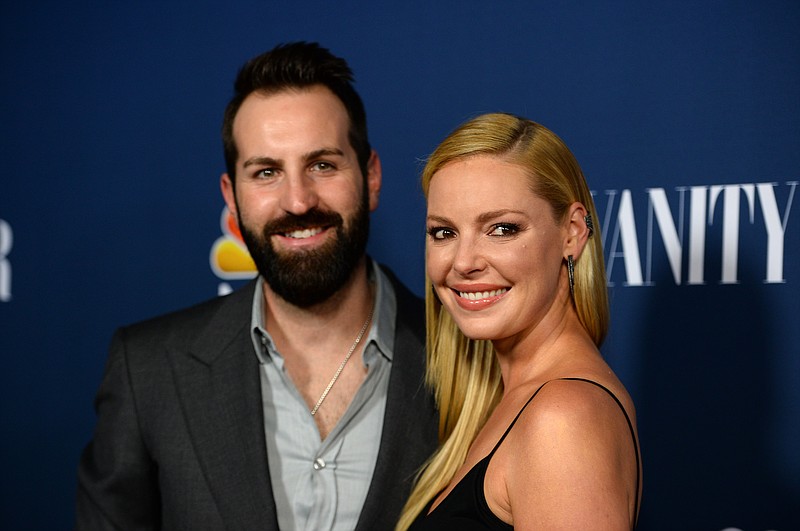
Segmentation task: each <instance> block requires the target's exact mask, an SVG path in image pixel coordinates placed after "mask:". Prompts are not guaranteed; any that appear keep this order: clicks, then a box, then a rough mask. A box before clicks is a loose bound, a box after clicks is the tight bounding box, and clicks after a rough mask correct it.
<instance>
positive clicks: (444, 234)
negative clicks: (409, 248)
mask: <svg viewBox="0 0 800 531" xmlns="http://www.w3.org/2000/svg"><path fill="white" fill-rule="evenodd" d="M428 235H430V237H431V238H433V239H434V240H444V239H447V238H452V237H453V235H454V233H453V231H452V230H451V229H448V228H445V227H431V228H430V229H428Z"/></svg>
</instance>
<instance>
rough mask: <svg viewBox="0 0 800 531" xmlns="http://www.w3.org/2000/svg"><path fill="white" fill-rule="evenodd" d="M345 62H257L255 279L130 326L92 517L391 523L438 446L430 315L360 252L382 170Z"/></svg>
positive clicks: (317, 526) (276, 53)
mask: <svg viewBox="0 0 800 531" xmlns="http://www.w3.org/2000/svg"><path fill="white" fill-rule="evenodd" d="M351 83H352V74H351V72H350V69H349V67H348V66H347V64H346V63H345V62H344V61H343V60H342V59H339V58H337V57H335V56H333V55H331V54H330V52H328V51H327V50H325V49H324V48H321V47H319V46H318V45H316V44H309V43H294V44H289V45H285V46H278V47H277V48H275V49H273V50H271V51H270V52H267V53H265V54H263V55H261V56H258V57H256V58H254V59H252V60H251V61H249V62H248V63H247V64H245V65H244V67H243V68H242V70H241V71H240V73H239V76H238V78H237V80H236V83H235V95H234V97H233V99H232V100H231V102H230V103H229V104H228V107H227V109H226V112H225V118H224V122H223V144H224V147H225V158H226V166H227V173H225V174H224V175H223V176H222V179H221V188H222V194H223V196H224V198H225V202H226V204H227V206H228V208H229V209H230V211H231V212H233V213H234V214H235V215H236V216H237V219H238V221H239V226H240V228H241V230H242V234H243V235H244V239H245V242H246V243H247V247H248V249H249V251H250V254H251V255H252V256H253V259H254V261H255V263H256V265H257V268H258V271H259V276H258V278H257V279H256V280H254V281H253V282H251V283H249V284H248V285H247V286H245V287H244V288H242V289H240V290H238V291H236V292H234V293H233V294H231V295H229V296H227V297H222V298H218V299H215V300H212V301H209V302H206V303H204V304H201V305H199V306H196V307H193V308H190V309H187V310H184V311H181V312H177V313H174V314H171V315H168V316H165V317H160V318H157V319H154V320H151V321H148V322H145V323H140V324H137V325H134V326H131V327H127V328H122V329H121V330H119V331H118V332H117V334H116V335H115V337H114V341H113V342H112V347H111V353H110V357H109V361H108V364H107V367H106V373H105V377H104V380H103V383H102V385H101V387H100V390H99V392H98V395H97V399H96V409H97V414H98V424H97V428H96V430H95V434H94V438H93V440H92V442H91V443H90V444H89V445H88V447H87V448H86V450H85V451H84V453H83V455H82V458H81V462H80V466H79V485H78V502H77V527H78V529H126V530H127V529H169V530H175V529H191V530H201V529H243V530H244V529H247V530H251V529H252V530H263V529H278V528H280V529H309V530H312V529H313V530H324V529H337V530H339V529H342V530H344V529H348V530H350V529H359V530H380V529H392V528H393V527H394V523H395V521H396V519H397V516H398V515H399V512H400V509H401V507H402V505H403V503H404V502H405V498H406V496H407V495H408V492H409V490H410V486H411V482H412V481H413V476H414V473H415V472H416V470H417V469H418V468H419V467H420V465H421V464H422V463H423V461H424V460H425V459H426V458H427V456H428V455H429V454H430V453H431V452H432V451H433V450H434V448H435V446H436V429H437V428H436V425H437V419H436V415H435V412H434V406H433V401H432V398H431V396H430V395H429V394H428V392H427V391H426V389H425V387H424V385H423V372H424V352H423V345H424V330H423V329H424V323H423V317H424V309H423V307H422V304H421V301H420V300H419V299H418V298H416V297H414V296H413V295H412V294H411V293H410V292H409V291H408V290H407V289H406V288H405V287H403V286H402V285H401V284H400V283H399V282H398V281H397V279H396V278H395V277H394V275H393V274H392V273H391V272H389V271H388V270H386V269H384V268H382V267H379V266H378V265H376V264H375V263H374V262H372V261H371V260H370V259H369V258H368V257H367V256H366V255H365V247H366V243H367V235H368V227H369V213H370V212H371V211H372V210H374V209H375V208H376V207H377V205H378V196H379V192H380V188H381V166H380V160H379V158H378V155H377V153H376V152H375V151H374V150H372V149H371V148H370V145H369V141H368V139H367V129H366V117H365V113H364V109H363V105H362V103H361V99H360V98H359V96H358V94H357V93H356V92H355V90H354V89H353V87H352V85H351Z"/></svg>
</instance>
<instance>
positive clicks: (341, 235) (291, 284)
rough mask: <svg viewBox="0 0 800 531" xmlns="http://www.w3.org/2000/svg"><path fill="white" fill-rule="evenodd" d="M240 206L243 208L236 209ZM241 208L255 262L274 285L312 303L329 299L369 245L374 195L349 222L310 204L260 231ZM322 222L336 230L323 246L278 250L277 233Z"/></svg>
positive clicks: (286, 295) (288, 296) (292, 298)
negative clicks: (247, 221)
mask: <svg viewBox="0 0 800 531" xmlns="http://www.w3.org/2000/svg"><path fill="white" fill-rule="evenodd" d="M237 210H238V209H237ZM238 212H239V227H240V228H241V230H242V237H243V238H244V241H245V243H246V244H247V249H248V250H249V251H250V256H252V257H253V261H254V262H255V264H256V268H257V269H258V272H259V273H260V274H261V276H262V277H263V278H264V280H265V281H266V283H267V284H269V287H270V288H271V289H272V291H274V292H275V293H276V294H278V295H279V296H280V297H281V298H282V299H284V300H286V301H287V302H289V303H291V304H293V305H295V306H299V307H301V308H308V307H310V306H314V305H315V304H318V303H320V302H323V301H326V300H328V299H329V298H330V297H331V296H332V295H333V294H334V293H336V292H337V291H339V290H340V289H341V288H342V287H343V286H344V285H345V284H346V283H347V281H348V280H349V279H350V276H351V275H352V274H353V271H354V270H355V268H356V266H357V265H358V262H359V260H360V259H361V257H362V256H364V253H365V251H366V248H367V240H368V239H369V198H368V196H367V195H366V193H365V194H364V196H363V198H362V201H361V204H360V205H359V208H358V209H357V210H356V212H355V213H354V214H353V216H352V217H351V218H350V219H349V223H348V224H347V225H348V226H347V227H345V226H344V222H343V219H342V216H341V215H339V214H338V213H336V212H331V211H323V210H319V209H316V208H315V209H313V210H309V211H308V212H306V213H305V214H303V215H302V216H295V215H292V214H287V215H285V216H283V217H281V218H278V219H276V220H273V221H270V222H268V223H266V224H265V225H264V227H263V228H262V230H261V234H257V231H254V230H252V229H251V227H247V226H245V224H244V223H243V222H242V217H241V210H238ZM314 227H323V228H326V229H328V230H335V231H336V235H335V238H330V237H329V239H328V241H326V242H325V243H324V244H323V245H322V246H320V247H317V248H315V249H311V250H294V251H281V252H279V251H277V250H276V249H275V248H274V247H273V245H272V240H271V236H272V235H273V234H284V233H288V232H291V231H294V230H302V229H304V228H314Z"/></svg>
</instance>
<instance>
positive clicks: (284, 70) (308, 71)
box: [222, 41, 372, 179]
mask: <svg viewBox="0 0 800 531" xmlns="http://www.w3.org/2000/svg"><path fill="white" fill-rule="evenodd" d="M352 83H353V72H352V71H351V70H350V67H349V66H348V65H347V62H346V61H345V60H344V59H341V58H339V57H336V56H335V55H333V54H332V53H331V52H330V51H328V50H327V49H326V48H323V47H321V46H320V45H319V44H317V43H314V42H302V41H301V42H293V43H288V44H280V45H278V46H276V47H275V48H273V49H272V50H270V51H268V52H265V53H263V54H261V55H259V56H256V57H254V58H252V59H250V60H249V61H247V63H245V64H244V66H242V68H241V70H239V74H238V75H237V76H236V81H235V82H234V85H233V88H234V95H233V97H232V98H231V100H230V102H228V106H227V107H226V108H225V115H224V118H223V121H222V146H223V149H224V152H225V166H226V169H227V171H228V175H229V176H230V178H231V179H235V176H236V160H237V158H238V157H239V152H238V149H237V147H236V141H235V140H234V138H233V120H234V118H236V114H237V113H238V112H239V108H240V107H241V105H242V102H243V101H244V100H245V98H247V96H249V95H250V94H252V93H254V92H259V93H262V94H275V93H277V92H281V91H284V90H292V89H295V90H298V89H307V88H310V87H313V86H315V85H318V86H323V87H326V88H328V90H330V91H331V92H333V94H334V95H335V96H336V97H337V98H339V100H340V101H341V102H342V104H343V105H344V107H345V109H346V110H347V115H348V117H349V118H350V128H349V131H348V137H349V140H350V145H351V146H352V147H353V150H354V151H355V152H356V157H357V158H358V165H359V167H360V168H361V173H362V175H364V176H366V175H367V163H368V161H369V157H370V153H371V151H372V149H371V148H370V145H369V139H368V137H367V115H366V112H365V111H364V104H363V103H362V101H361V97H360V96H359V95H358V93H357V92H356V91H355V89H354V88H353V85H352Z"/></svg>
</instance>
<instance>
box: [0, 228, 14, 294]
mask: <svg viewBox="0 0 800 531" xmlns="http://www.w3.org/2000/svg"><path fill="white" fill-rule="evenodd" d="M13 242H14V233H13V232H12V231H11V225H9V224H8V223H7V222H5V221H4V220H2V219H0V302H8V301H10V300H11V262H9V261H8V255H9V253H10V252H11V246H12V245H13Z"/></svg>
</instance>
